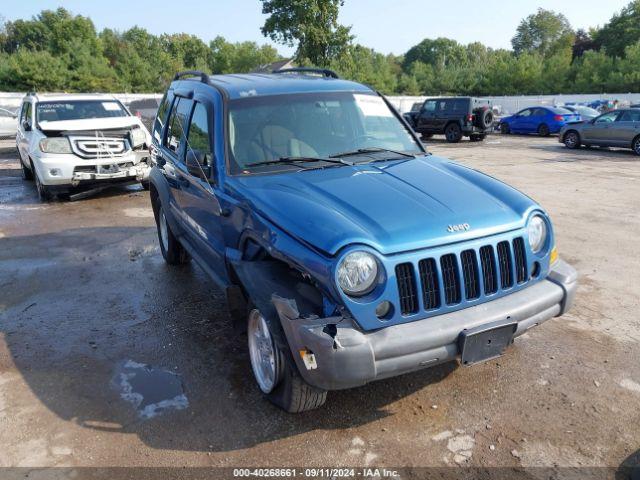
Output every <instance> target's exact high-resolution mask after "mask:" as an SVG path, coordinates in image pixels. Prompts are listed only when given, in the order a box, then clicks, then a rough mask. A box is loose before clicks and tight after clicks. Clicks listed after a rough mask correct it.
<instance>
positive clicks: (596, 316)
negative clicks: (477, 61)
mask: <svg viewBox="0 0 640 480" xmlns="http://www.w3.org/2000/svg"><path fill="white" fill-rule="evenodd" d="M428 147H429V148H430V150H431V151H432V152H434V153H435V154H437V155H441V156H446V157H449V158H452V159H455V160H457V161H460V162H462V163H464V164H467V165H470V166H472V167H474V168H477V169H479V170H481V171H484V172H486V173H488V174H490V175H493V176H495V177H497V178H499V179H501V180H504V181H506V182H508V183H510V184H512V185H514V186H515V187H517V188H519V189H521V190H522V191H524V192H526V193H527V194H529V195H531V196H532V197H533V198H535V199H536V200H538V201H539V202H540V203H541V204H542V205H543V206H544V207H545V208H546V209H547V210H548V211H549V213H550V214H551V216H552V219H553V220H554V224H555V229H556V234H557V244H558V248H559V251H560V255H561V256H562V257H563V258H564V259H566V260H568V261H569V262H570V263H572V264H573V265H574V266H575V267H576V268H577V269H578V271H579V273H580V287H579V291H578V295H577V299H576V304H575V306H574V308H573V310H572V311H571V312H570V313H569V314H567V315H565V316H564V317H562V318H558V319H554V320H550V321H549V322H547V323H545V324H544V325H542V326H541V327H539V328H537V329H534V330H532V331H531V332H530V333H527V334H525V335H523V337H521V338H520V339H518V340H516V344H515V345H514V346H513V347H512V348H510V349H509V350H508V352H507V354H506V355H505V356H504V357H502V358H500V359H498V360H497V361H492V362H489V363H485V364H482V365H478V366H475V367H472V368H459V367H457V366H456V365H454V364H448V365H444V366H440V367H437V368H434V369H430V370H424V371H421V372H418V373H414V374H409V375H405V376H402V377H399V378H395V379H391V380H387V381H381V382H377V383H374V384H370V385H368V386H365V387H362V388H359V389H354V390H349V391H342V392H332V393H330V394H329V399H328V401H327V404H326V406H325V407H324V408H322V409H320V410H318V411H314V412H308V413H306V414H302V415H289V414H286V413H283V412H282V411H280V410H278V409H276V408H275V407H273V406H272V405H271V404H270V403H268V402H267V401H266V400H264V399H263V398H262V397H261V396H260V395H259V392H258V388H257V387H256V386H255V385H254V383H253V380H252V378H251V373H250V367H249V364H248V359H247V354H246V351H245V346H244V345H245V341H246V339H245V338H243V337H237V336H234V334H233V332H232V330H231V328H230V321H229V315H228V312H227V309H226V306H225V303H224V298H223V295H222V294H221V292H220V291H218V290H217V289H216V288H215V287H214V286H213V285H212V284H211V282H209V281H208V280H207V278H206V277H205V275H204V274H203V273H202V272H201V271H200V270H199V269H198V268H197V267H196V266H187V267H185V268H177V269H176V268H169V267H167V266H165V264H164V263H163V261H162V258H161V256H160V253H159V249H158V243H157V239H156V233H155V226H154V222H153V217H152V213H151V209H150V207H149V199H148V194H147V192H144V191H143V190H141V189H140V188H139V187H126V188H125V187H121V188H114V189H111V190H109V191H106V192H103V193H102V194H101V195H99V196H97V197H93V198H90V199H87V200H81V201H77V202H71V203H69V202H67V203H64V202H55V203H51V204H47V205H43V204H40V203H38V201H37V199H36V194H35V189H34V187H33V185H32V184H31V183H25V182H23V181H22V180H21V178H20V172H19V164H18V161H17V158H16V152H15V148H14V144H13V141H12V140H3V141H0V292H1V293H0V466H25V467H44V466H71V467H75V466H171V467H176V466H179V467H182V466H224V467H233V466H298V467H300V466H364V465H368V466H376V467H383V466H387V467H420V466H438V467H446V466H447V465H456V464H462V465H471V466H489V467H491V466H506V467H519V466H547V467H554V468H555V467H563V466H609V467H618V466H620V465H623V464H624V465H628V464H630V463H632V462H637V461H638V457H640V453H638V452H640V450H638V449H639V448H640V429H639V428H638V426H639V425H640V408H639V407H640V319H639V317H638V308H639V306H640V305H639V299H640V255H638V238H640V216H639V215H638V207H639V206H640V188H639V186H640V157H637V156H635V155H633V154H632V153H631V152H629V151H614V150H598V149H593V150H586V149H582V150H579V151H569V150H567V149H565V148H564V147H563V146H561V145H560V144H559V143H558V142H557V140H556V139H555V138H536V137H512V136H509V137H501V136H493V137H489V138H488V139H487V140H486V141H485V142H484V143H483V144H478V143H473V144H472V143H470V142H467V141H465V142H462V143H460V144H457V145H450V144H446V143H444V142H442V141H441V140H438V139H434V140H433V141H432V142H430V143H429V145H428ZM141 364H144V365H148V366H149V367H148V368H147V367H143V366H141ZM131 372H146V373H145V374H148V375H149V377H148V378H150V379H151V381H150V384H147V385H138V386H137V387H139V388H150V389H151V390H152V392H151V393H150V395H152V396H154V395H155V397H157V399H158V400H162V399H163V398H169V397H171V398H174V397H175V398H174V400H176V399H177V400H176V402H174V404H171V405H168V406H166V411H164V412H158V411H157V410H153V408H152V409H151V410H153V411H151V413H149V411H147V414H146V417H145V416H144V415H145V414H142V415H141V414H140V411H141V408H142V407H143V406H144V405H141V406H139V408H138V410H136V407H135V403H136V399H135V398H129V400H130V401H129V402H128V401H126V398H127V397H126V395H124V399H123V396H122V395H121V394H123V391H124V393H125V394H126V385H124V386H123V384H122V379H126V378H129V377H127V375H128V374H129V373H131ZM132 375H135V373H134V374H132ZM154 375H158V376H157V377H154ZM131 378H132V377H131ZM154 378H155V379H156V380H157V379H160V378H164V379H165V380H166V379H167V378H168V379H170V380H171V381H168V382H161V381H156V382H153V379H154ZM140 379H143V376H142V373H141V376H140ZM132 382H133V381H132ZM125 383H126V382H125ZM143 383H144V382H143ZM158 383H167V384H170V387H171V388H172V389H173V390H171V389H170V392H166V391H162V389H160V391H156V390H154V388H155V387H154V384H155V385H156V386H157V384H158ZM133 387H134V390H135V388H137V387H136V385H134V386H133ZM182 388H183V390H184V397H182V396H180V395H181V394H182ZM123 389H124V390H123ZM129 393H131V392H129ZM147 417H150V418H147ZM405 476H411V472H408V473H405Z"/></svg>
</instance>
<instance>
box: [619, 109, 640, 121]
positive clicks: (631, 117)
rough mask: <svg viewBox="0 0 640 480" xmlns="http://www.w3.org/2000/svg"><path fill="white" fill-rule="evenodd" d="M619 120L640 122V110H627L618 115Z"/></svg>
mask: <svg viewBox="0 0 640 480" xmlns="http://www.w3.org/2000/svg"><path fill="white" fill-rule="evenodd" d="M617 121H618V122H640V110H627V111H626V112H622V114H621V115H620V117H618V120H617Z"/></svg>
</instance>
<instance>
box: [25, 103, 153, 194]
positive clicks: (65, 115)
mask: <svg viewBox="0 0 640 480" xmlns="http://www.w3.org/2000/svg"><path fill="white" fill-rule="evenodd" d="M150 145H151V136H150V135H149V131H148V130H147V129H146V128H145V126H144V125H143V124H142V122H141V121H140V119H139V118H137V117H135V116H133V115H131V113H130V112H129V111H128V110H127V109H126V108H125V106H124V105H123V104H122V103H121V102H120V101H119V100H117V99H116V98H115V97H113V96H111V95H73V94H64V95H62V94H60V95H38V94H28V95H27V96H26V97H25V98H24V100H23V101H22V107H21V109H20V119H19V122H18V133H17V135H16V146H17V148H18V154H19V156H20V160H21V164H22V174H23V177H24V179H25V180H35V182H36V187H37V189H38V196H39V198H40V200H42V201H46V200H48V199H50V198H51V196H52V195H60V194H63V195H65V194H70V193H72V192H73V191H74V190H75V189H76V187H79V188H81V187H96V186H99V185H100V184H104V183H113V182H117V183H119V182H141V183H142V185H143V186H145V188H146V187H147V186H148V180H147V179H148V177H149V170H150V163H151V162H150V158H149V146H150Z"/></svg>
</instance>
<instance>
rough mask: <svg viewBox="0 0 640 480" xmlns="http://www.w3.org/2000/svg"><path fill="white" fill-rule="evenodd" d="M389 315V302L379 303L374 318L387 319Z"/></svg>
mask: <svg viewBox="0 0 640 480" xmlns="http://www.w3.org/2000/svg"><path fill="white" fill-rule="evenodd" d="M390 313H391V302H388V301H386V300H384V301H382V302H380V303H379V304H378V306H377V307H376V317H378V318H381V319H384V318H388V317H389V316H390Z"/></svg>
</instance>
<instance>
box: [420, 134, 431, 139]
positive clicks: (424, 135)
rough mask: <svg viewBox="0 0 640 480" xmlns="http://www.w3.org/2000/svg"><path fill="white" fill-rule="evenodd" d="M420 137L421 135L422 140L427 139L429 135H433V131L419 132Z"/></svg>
mask: <svg viewBox="0 0 640 480" xmlns="http://www.w3.org/2000/svg"><path fill="white" fill-rule="evenodd" d="M421 137H422V139H423V140H428V139H430V138H431V137H433V133H423V134H421Z"/></svg>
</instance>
